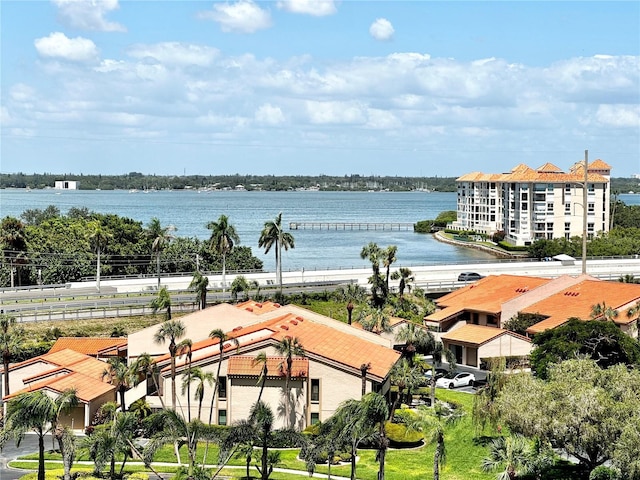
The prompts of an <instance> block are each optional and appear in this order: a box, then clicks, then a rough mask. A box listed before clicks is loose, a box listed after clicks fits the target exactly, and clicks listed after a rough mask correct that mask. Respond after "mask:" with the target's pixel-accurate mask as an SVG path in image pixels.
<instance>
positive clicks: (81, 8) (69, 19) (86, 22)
mask: <svg viewBox="0 0 640 480" xmlns="http://www.w3.org/2000/svg"><path fill="white" fill-rule="evenodd" d="M52 2H53V4H54V5H56V6H57V7H58V17H59V19H60V20H61V21H62V23H63V24H65V25H67V26H69V27H72V28H77V29H80V30H95V31H101V32H126V31H127V29H126V28H125V27H124V26H123V25H121V24H119V23H116V22H110V21H108V20H107V19H106V18H105V16H106V15H107V14H108V13H110V12H112V11H114V10H117V9H118V8H120V6H119V5H118V0H52Z"/></svg>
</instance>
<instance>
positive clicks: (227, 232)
mask: <svg viewBox="0 0 640 480" xmlns="http://www.w3.org/2000/svg"><path fill="white" fill-rule="evenodd" d="M207 228H208V229H209V230H211V237H210V238H209V242H210V243H211V248H212V249H213V251H214V252H215V253H217V254H218V255H220V256H221V257H222V291H223V292H225V291H226V288H227V283H226V280H225V277H226V272H227V254H228V253H230V252H231V250H232V249H233V245H234V243H240V237H239V236H238V233H237V232H236V228H235V227H234V226H233V225H231V224H230V223H229V218H228V217H227V216H226V215H220V217H219V218H218V221H217V222H209V223H208V224H207Z"/></svg>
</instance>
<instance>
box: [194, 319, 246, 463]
mask: <svg viewBox="0 0 640 480" xmlns="http://www.w3.org/2000/svg"><path fill="white" fill-rule="evenodd" d="M209 338H211V339H213V340H218V346H219V349H220V350H219V355H218V371H217V372H216V380H215V382H216V388H214V390H213V394H212V395H211V406H210V408H209V425H211V422H213V407H214V405H215V400H216V393H217V392H218V391H219V390H220V388H221V386H220V370H221V368H222V356H223V354H224V346H225V345H224V344H225V343H227V342H231V344H233V345H234V346H235V347H236V348H238V347H239V346H240V342H238V339H237V338H234V337H229V336H228V335H227V334H226V333H225V332H224V331H223V330H221V329H219V328H216V329H214V330H211V331H210V332H209ZM208 452H209V442H207V445H206V447H205V449H204V458H203V459H202V465H203V466H204V465H205V464H206V460H207V453H208Z"/></svg>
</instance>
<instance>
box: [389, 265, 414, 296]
mask: <svg viewBox="0 0 640 480" xmlns="http://www.w3.org/2000/svg"><path fill="white" fill-rule="evenodd" d="M391 279H392V280H400V283H398V293H399V294H400V298H403V297H404V291H405V289H406V288H407V287H409V288H410V287H411V285H409V282H413V281H414V280H415V277H414V276H413V272H412V271H411V269H409V268H407V267H400V269H399V270H397V271H395V272H393V273H392V274H391ZM409 293H411V290H409Z"/></svg>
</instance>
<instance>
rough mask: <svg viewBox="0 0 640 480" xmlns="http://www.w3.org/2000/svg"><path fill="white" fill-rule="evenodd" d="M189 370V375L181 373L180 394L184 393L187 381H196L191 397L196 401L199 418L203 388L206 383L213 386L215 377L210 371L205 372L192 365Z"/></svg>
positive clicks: (199, 416)
mask: <svg viewBox="0 0 640 480" xmlns="http://www.w3.org/2000/svg"><path fill="white" fill-rule="evenodd" d="M189 370H190V372H189V375H183V378H182V394H183V395H184V394H185V392H186V391H187V382H189V383H193V382H197V384H196V389H195V391H194V392H193V399H194V400H197V401H198V420H201V417H202V401H203V400H204V390H205V387H206V386H207V385H209V386H210V387H213V385H214V384H215V377H214V376H213V373H212V372H205V371H204V370H202V369H201V368H199V367H192V368H190V369H189Z"/></svg>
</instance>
